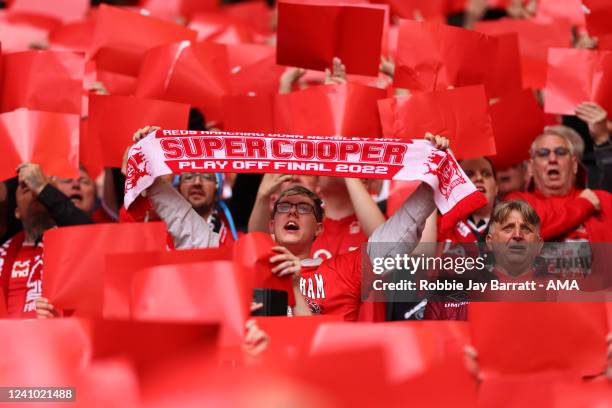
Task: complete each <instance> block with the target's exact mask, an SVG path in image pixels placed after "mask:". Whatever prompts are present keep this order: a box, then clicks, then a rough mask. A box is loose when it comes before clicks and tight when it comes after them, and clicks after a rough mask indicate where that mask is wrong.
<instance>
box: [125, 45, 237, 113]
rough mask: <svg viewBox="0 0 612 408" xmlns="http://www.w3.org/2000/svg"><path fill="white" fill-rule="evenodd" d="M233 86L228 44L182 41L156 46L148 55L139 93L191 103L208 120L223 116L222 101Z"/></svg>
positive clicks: (139, 84) (141, 73)
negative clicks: (227, 49)
mask: <svg viewBox="0 0 612 408" xmlns="http://www.w3.org/2000/svg"><path fill="white" fill-rule="evenodd" d="M228 88H229V60H228V55H227V51H226V48H225V46H223V45H221V44H211V43H192V44H190V43H188V42H180V43H174V44H170V45H164V46H160V47H156V48H154V49H152V50H150V51H149V52H147V54H146V55H145V57H144V59H143V64H142V67H141V70H140V72H139V75H138V86H137V88H136V96H138V97H144V98H156V99H164V100H167V101H174V102H180V103H188V104H190V105H191V106H194V107H197V108H198V109H200V111H202V113H203V114H204V116H205V117H206V121H207V122H210V121H212V120H219V119H220V118H221V117H222V112H221V101H222V98H223V95H226V94H227V91H228Z"/></svg>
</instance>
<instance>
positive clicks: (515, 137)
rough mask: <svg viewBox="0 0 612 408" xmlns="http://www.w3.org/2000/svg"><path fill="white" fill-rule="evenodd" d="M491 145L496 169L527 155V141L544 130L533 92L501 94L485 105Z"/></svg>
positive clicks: (517, 161) (529, 143)
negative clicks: (488, 117) (493, 101)
mask: <svg viewBox="0 0 612 408" xmlns="http://www.w3.org/2000/svg"><path fill="white" fill-rule="evenodd" d="M489 112H490V113H491V122H492V123H493V134H494V135H495V149H496V150H497V154H496V155H495V156H492V157H491V160H492V161H493V165H494V166H495V168H496V169H497V170H502V169H506V168H508V167H510V166H514V165H515V164H519V163H520V162H522V161H523V160H527V159H528V158H529V148H530V147H531V143H532V142H533V141H534V140H535V138H536V137H537V136H539V135H540V134H541V133H542V131H543V130H544V122H545V116H544V112H543V111H542V108H541V107H540V105H538V102H537V101H536V99H535V96H534V95H533V91H531V90H524V91H520V92H515V93H512V94H508V95H504V96H503V97H501V98H500V100H499V101H498V102H496V103H494V104H493V105H491V106H490V107H489Z"/></svg>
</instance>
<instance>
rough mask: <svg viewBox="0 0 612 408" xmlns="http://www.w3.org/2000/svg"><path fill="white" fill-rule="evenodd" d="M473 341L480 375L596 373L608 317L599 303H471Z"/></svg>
mask: <svg viewBox="0 0 612 408" xmlns="http://www.w3.org/2000/svg"><path fill="white" fill-rule="evenodd" d="M469 306H470V308H469V312H468V313H469V316H470V326H471V333H472V341H473V345H474V347H475V348H476V350H477V352H478V365H479V367H480V369H481V371H482V373H483V374H484V375H487V374H491V373H497V374H524V373H533V372H538V371H544V370H573V371H575V372H576V375H577V376H581V375H594V374H600V373H601V372H602V371H603V369H604V366H605V365H606V354H607V346H606V335H607V334H608V330H609V328H608V322H607V317H606V309H605V306H604V304H603V303H471V304H470V305H469Z"/></svg>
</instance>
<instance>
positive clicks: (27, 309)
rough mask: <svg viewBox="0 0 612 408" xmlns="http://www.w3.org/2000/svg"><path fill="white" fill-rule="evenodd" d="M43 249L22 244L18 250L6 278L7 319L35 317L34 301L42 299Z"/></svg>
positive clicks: (7, 268) (40, 245)
mask: <svg viewBox="0 0 612 408" xmlns="http://www.w3.org/2000/svg"><path fill="white" fill-rule="evenodd" d="M42 268H43V247H42V244H39V245H37V246H34V245H28V244H23V245H21V248H19V250H18V252H17V254H16V257H15V260H14V261H13V265H12V266H9V265H6V267H5V268H4V270H6V271H10V276H8V277H6V278H7V286H8V293H7V299H6V308H7V311H8V315H9V317H16V318H32V317H36V299H38V298H40V297H42Z"/></svg>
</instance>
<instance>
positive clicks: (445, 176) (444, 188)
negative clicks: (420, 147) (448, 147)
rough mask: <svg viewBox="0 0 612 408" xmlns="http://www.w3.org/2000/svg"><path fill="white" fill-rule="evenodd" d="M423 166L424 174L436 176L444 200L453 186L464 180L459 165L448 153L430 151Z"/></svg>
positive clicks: (462, 182)
mask: <svg viewBox="0 0 612 408" xmlns="http://www.w3.org/2000/svg"><path fill="white" fill-rule="evenodd" d="M425 166H427V170H426V171H425V173H424V174H433V175H435V176H436V177H438V189H439V190H440V193H441V194H442V195H443V196H444V198H445V199H446V200H448V197H450V195H451V193H452V192H453V190H454V188H455V187H457V186H458V185H461V184H465V182H466V181H465V178H463V176H462V175H461V171H460V170H459V165H458V164H457V162H456V161H455V160H452V158H451V156H450V155H449V154H448V153H444V152H441V151H439V150H437V151H433V152H431V153H430V154H429V156H428V157H427V162H426V163H425Z"/></svg>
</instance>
